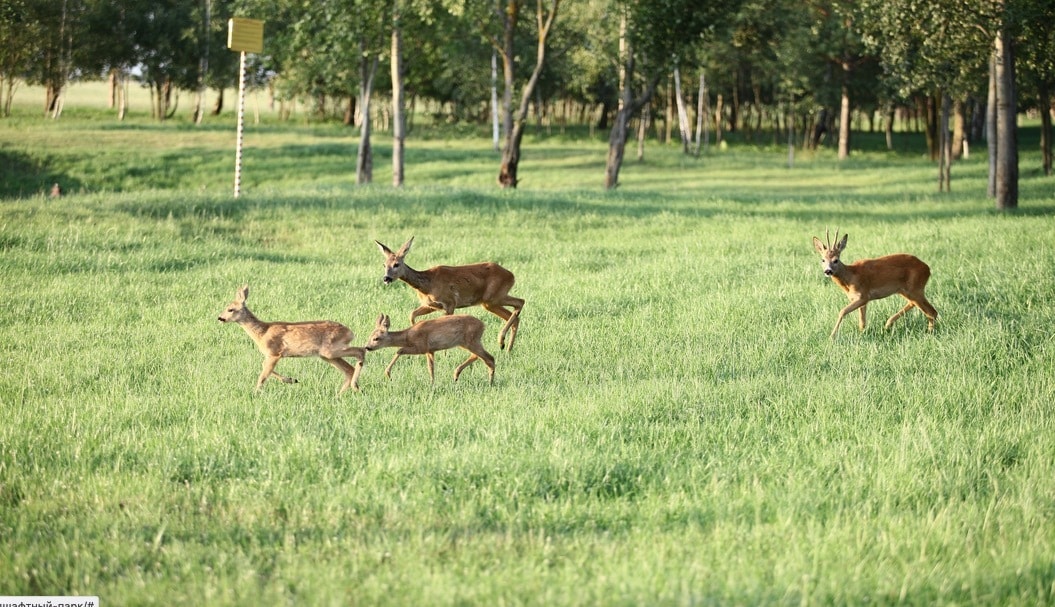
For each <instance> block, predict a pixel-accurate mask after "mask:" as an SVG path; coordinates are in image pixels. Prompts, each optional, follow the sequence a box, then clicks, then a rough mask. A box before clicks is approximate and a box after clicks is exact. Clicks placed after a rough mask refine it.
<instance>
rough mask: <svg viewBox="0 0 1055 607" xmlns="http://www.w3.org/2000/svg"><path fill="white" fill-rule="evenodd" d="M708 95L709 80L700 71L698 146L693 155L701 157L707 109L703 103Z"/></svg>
mask: <svg viewBox="0 0 1055 607" xmlns="http://www.w3.org/2000/svg"><path fill="white" fill-rule="evenodd" d="M706 94H707V80H706V79H705V78H704V73H703V71H702V70H701V71H700V91H699V93H697V95H696V145H695V149H693V155H694V156H699V155H700V138H701V135H702V133H703V124H704V122H705V121H704V119H703V116H704V112H705V108H706V107H707V106H706V105H705V104H704V102H703V96H704V95H706Z"/></svg>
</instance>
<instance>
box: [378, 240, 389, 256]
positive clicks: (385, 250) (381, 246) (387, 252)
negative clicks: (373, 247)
mask: <svg viewBox="0 0 1055 607" xmlns="http://www.w3.org/2000/svg"><path fill="white" fill-rule="evenodd" d="M374 242H376V243H377V246H378V247H380V248H381V252H382V253H384V254H385V255H391V254H392V249H390V248H388V247H386V246H385V245H383V244H381V243H380V242H379V241H377V240H375V241H374Z"/></svg>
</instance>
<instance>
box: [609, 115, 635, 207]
mask: <svg viewBox="0 0 1055 607" xmlns="http://www.w3.org/2000/svg"><path fill="white" fill-rule="evenodd" d="M630 114H631V113H630V104H629V103H627V104H625V105H623V106H622V107H620V108H619V111H617V112H616V113H615V120H614V121H613V124H612V131H611V133H609V135H608V158H607V160H605V165H604V189H606V190H613V189H615V188H616V187H617V186H618V185H619V170H620V169H621V168H622V166H623V152H624V150H625V149H626V133H627V127H628V123H629V122H630Z"/></svg>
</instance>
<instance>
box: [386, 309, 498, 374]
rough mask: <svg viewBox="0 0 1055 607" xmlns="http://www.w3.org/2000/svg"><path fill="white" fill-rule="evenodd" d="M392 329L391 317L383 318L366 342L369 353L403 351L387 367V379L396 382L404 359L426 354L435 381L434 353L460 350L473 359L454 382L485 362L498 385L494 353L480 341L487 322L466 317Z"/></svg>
mask: <svg viewBox="0 0 1055 607" xmlns="http://www.w3.org/2000/svg"><path fill="white" fill-rule="evenodd" d="M390 326H391V321H390V320H389V318H388V316H385V315H384V314H382V315H381V316H379V317H378V318H377V323H376V326H375V328H374V332H373V334H371V335H370V339H368V340H367V341H366V349H367V350H376V349H378V348H399V349H398V350H396V355H395V356H394V357H393V358H392V362H390V363H388V366H387V367H385V377H387V378H389V379H392V374H391V372H392V365H394V364H396V361H397V360H399V357H400V356H403V355H404V354H424V355H425V362H426V364H427V365H428V368H429V381H430V382H432V381H435V379H436V378H435V373H434V367H435V361H434V356H433V355H434V353H436V352H438V351H440V350H448V349H450V348H455V347H458V348H462V349H465V350H468V351H469V353H470V356H469V358H468V360H466V361H465V362H463V363H462V364H460V365H458V368H457V369H455V370H454V381H458V376H459V375H461V373H462V370H463V369H465V368H466V367H468V366H469V365H471V364H473V363H474V362H476V361H477V360H482V361H484V364H485V365H487V375H488V378H489V379H490V383H491V384H494V382H495V358H494V357H493V356H491V354H490V352H488V351H487V350H484V346H483V344H482V343H481V341H480V338H482V337H483V334H484V322H483V321H482V320H480V319H479V318H476V317H474V316H465V315H462V314H456V315H450V316H441V317H440V318H433V319H431V320H425V321H422V322H419V323H417V324H412V325H410V328H408V329H405V330H403V331H389V330H388V329H389V327H390Z"/></svg>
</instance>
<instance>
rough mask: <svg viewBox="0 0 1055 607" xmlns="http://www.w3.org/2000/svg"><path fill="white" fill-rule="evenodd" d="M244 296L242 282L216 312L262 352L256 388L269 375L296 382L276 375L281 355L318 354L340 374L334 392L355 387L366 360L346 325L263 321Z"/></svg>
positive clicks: (290, 382) (319, 321) (246, 290)
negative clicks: (341, 379) (224, 306)
mask: <svg viewBox="0 0 1055 607" xmlns="http://www.w3.org/2000/svg"><path fill="white" fill-rule="evenodd" d="M248 298H249V285H246V286H244V287H242V288H241V289H239V290H238V292H237V293H236V294H235V298H234V301H232V302H231V303H230V304H229V305H228V306H227V309H226V310H224V311H223V313H222V314H220V318H219V321H220V322H235V323H238V324H239V325H241V326H242V328H243V329H245V332H246V333H248V334H249V337H251V338H252V339H253V342H254V343H256V347H257V348H259V349H260V352H261V353H262V354H263V355H264V368H263V370H262V371H261V372H260V377H259V378H257V380H256V389H257V390H259V389H260V387H261V386H263V385H264V382H265V381H267V378H268V377H269V376H271V375H274V376H275V377H277V378H278V379H280V380H282V381H283V382H285V383H287V384H295V383H297V380H295V379H293V378H292V377H285V376H283V375H279V374H278V373H277V372H276V371H275V365H277V364H278V361H280V360H282V359H283V358H286V357H302V356H318V357H319V358H322V359H323V360H325V361H326V362H328V363H330V364H331V365H333V366H334V367H336V368H337V370H339V371H340V372H341V373H344V377H345V380H344V384H343V385H342V386H341V388H340V390H339V391H338V392H337V393H338V394H340V393H342V392H344V391H345V390H347V389H348V388H349V387H352V388H355V389H356V390H358V389H359V382H358V379H359V373H360V372H361V371H362V369H363V363H364V362H365V361H366V350H364V349H363V348H357V347H354V346H352V345H351V343H352V340H353V339H355V335H353V334H352V331H351V330H350V329H349V328H348V327H346V326H344V325H342V324H340V323H337V322H333V321H329V320H313V321H307V322H264V321H262V320H260V319H259V318H257V317H256V316H254V315H253V313H252V312H250V311H249V308H247V307H246V305H245V300H246V299H248ZM345 356H350V357H352V358H355V359H357V360H358V361H359V362H358V363H357V364H356V365H355V367H352V365H351V364H349V363H348V362H347V361H346V360H344V358H343V357H345Z"/></svg>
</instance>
